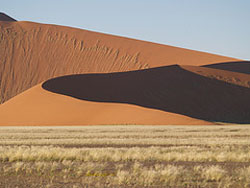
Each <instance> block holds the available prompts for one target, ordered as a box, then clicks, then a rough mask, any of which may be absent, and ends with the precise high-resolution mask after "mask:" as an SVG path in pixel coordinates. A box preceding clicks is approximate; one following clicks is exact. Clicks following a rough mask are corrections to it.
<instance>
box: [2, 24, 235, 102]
mask: <svg viewBox="0 0 250 188" xmlns="http://www.w3.org/2000/svg"><path fill="white" fill-rule="evenodd" d="M0 39H1V40H0V49H1V50H0V62H1V63H0V85H1V92H0V103H4V102H5V101H7V100H9V99H11V98H12V97H14V96H16V95H18V94H19V93H21V92H23V91H25V90H27V89H29V88H31V87H33V86H35V85H37V84H39V83H41V82H44V81H46V80H48V79H51V78H54V77H58V76H63V75H70V74H84V73H110V72H124V71H131V70H141V69H147V68H153V67H159V66H166V65H171V64H181V65H207V64H211V63H219V62H231V61H237V59H235V58H229V57H224V56H219V55H214V54H209V53H204V52H198V51H194V50H188V49H183V48H177V47H172V46H168V45H162V44H156V43H152V42H146V41H140V40H135V39H129V38H124V37H119V36H113V35H108V34H103V33H97V32H92V31H87V30H82V29H76V28H70V27H64V26H57V25H47V24H38V23H32V22H20V21H19V22H0Z"/></svg>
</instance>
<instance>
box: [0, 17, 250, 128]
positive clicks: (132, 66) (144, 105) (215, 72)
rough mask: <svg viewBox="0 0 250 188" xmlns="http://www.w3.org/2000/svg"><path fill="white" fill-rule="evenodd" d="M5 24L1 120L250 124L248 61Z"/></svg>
mask: <svg viewBox="0 0 250 188" xmlns="http://www.w3.org/2000/svg"><path fill="white" fill-rule="evenodd" d="M2 17H4V16H2V15H0V18H2ZM0 27H1V29H0V39H1V40H0V63H1V64H0V72H1V74H0V86H1V87H0V88H1V93H0V99H1V103H3V104H1V105H0V125H94V124H153V125H156V124H159V125H166V124H194V125H196V124H215V123H217V122H226V123H250V100H249V96H250V89H249V88H250V75H249V71H248V70H247V67H249V62H244V61H242V60H238V59H234V58H229V57H224V56H219V55H213V54H209V53H204V52H198V51H193V50H188V49H183V48H177V47H172V46H167V45H162V44H156V43H151V42H146V41H140V40H135V39H129V38H124V37H119V36H112V35H107V34H102V33H97V32H92V31H87V30H81V29H75V28H69V27H63V26H57V25H46V24H38V23H32V22H20V21H19V22H12V21H11V20H9V21H2V22H1V21H0Z"/></svg>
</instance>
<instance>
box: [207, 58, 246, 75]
mask: <svg viewBox="0 0 250 188" xmlns="http://www.w3.org/2000/svg"><path fill="white" fill-rule="evenodd" d="M203 67H208V68H214V69H221V70H227V71H232V72H239V73H245V74H250V61H235V62H226V63H216V64H210V65H205V66H203Z"/></svg>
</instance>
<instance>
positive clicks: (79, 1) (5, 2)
mask: <svg viewBox="0 0 250 188" xmlns="http://www.w3.org/2000/svg"><path fill="white" fill-rule="evenodd" d="M0 12H4V13H6V14H8V15H9V16H11V17H13V18H15V19H17V20H25V21H34V22H40V23H49V24H58V25H65V26H72V27H78V28H83V29H88V30H92V31H98V32H103V33H109V34H115V35H120V36H126V37H130V38H136V39H141V40H146V41H152V42H157V43H162V44H168V45H173V46H179V47H183V48H189V49H194V50H200V51H205V52H211V53H216V54H221V55H226V56H231V57H236V58H240V59H245V60H250V0H123V1H122V0H0Z"/></svg>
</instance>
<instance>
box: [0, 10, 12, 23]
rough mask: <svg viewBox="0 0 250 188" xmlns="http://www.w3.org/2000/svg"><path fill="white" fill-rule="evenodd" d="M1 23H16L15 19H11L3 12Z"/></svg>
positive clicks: (0, 17)
mask: <svg viewBox="0 0 250 188" xmlns="http://www.w3.org/2000/svg"><path fill="white" fill-rule="evenodd" d="M0 21H6V22H16V20H15V19H13V18H11V17H10V16H8V15H6V14H4V13H3V12H0Z"/></svg>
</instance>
